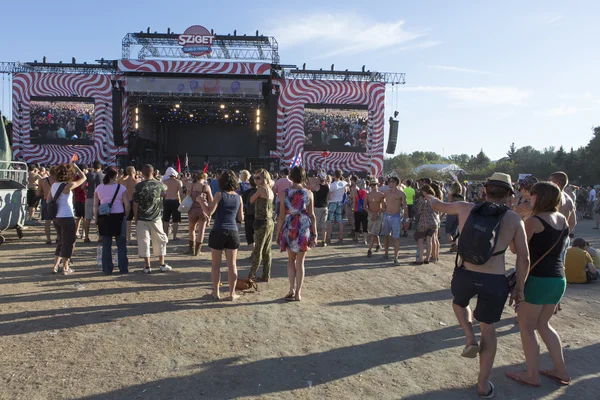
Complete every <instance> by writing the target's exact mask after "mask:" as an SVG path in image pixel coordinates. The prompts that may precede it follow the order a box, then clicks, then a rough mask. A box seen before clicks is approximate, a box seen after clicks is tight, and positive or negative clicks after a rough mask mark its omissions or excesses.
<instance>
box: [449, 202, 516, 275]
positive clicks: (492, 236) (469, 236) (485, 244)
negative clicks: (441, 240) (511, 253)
mask: <svg viewBox="0 0 600 400" xmlns="http://www.w3.org/2000/svg"><path fill="white" fill-rule="evenodd" d="M507 211H508V207H506V206H501V205H499V204H495V203H490V202H483V203H478V204H477V205H475V207H473V209H472V210H471V213H470V214H469V218H467V221H466V222H465V225H464V227H463V230H462V232H460V239H459V240H458V252H457V254H456V266H457V267H458V266H459V265H458V257H460V258H461V260H462V262H463V263H464V262H465V261H466V262H468V263H471V264H474V265H483V264H485V263H486V262H488V261H489V259H490V258H492V257H494V256H497V255H500V254H502V253H504V252H505V251H506V249H504V250H503V251H499V252H497V253H494V249H495V248H496V244H497V243H498V237H499V235H500V221H502V218H504V216H505V215H506V212H507Z"/></svg>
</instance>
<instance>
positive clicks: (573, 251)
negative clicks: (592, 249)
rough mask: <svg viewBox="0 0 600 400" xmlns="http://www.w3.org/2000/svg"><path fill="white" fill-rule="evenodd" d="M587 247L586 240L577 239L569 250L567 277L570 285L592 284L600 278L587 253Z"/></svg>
mask: <svg viewBox="0 0 600 400" xmlns="http://www.w3.org/2000/svg"><path fill="white" fill-rule="evenodd" d="M585 245H586V243H585V240H584V239H582V238H576V239H574V240H573V246H572V247H570V248H569V250H567V258H566V259H565V275H566V276H567V282H568V283H590V282H592V281H595V280H597V279H598V278H599V277H600V275H599V274H598V270H597V269H596V267H594V260H593V259H592V256H590V253H588V252H587V251H585V247H586V246H585Z"/></svg>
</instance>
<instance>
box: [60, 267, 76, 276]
mask: <svg viewBox="0 0 600 400" xmlns="http://www.w3.org/2000/svg"><path fill="white" fill-rule="evenodd" d="M73 272H75V270H74V269H73V268H69V269H64V270H63V275H71V274H72V273H73Z"/></svg>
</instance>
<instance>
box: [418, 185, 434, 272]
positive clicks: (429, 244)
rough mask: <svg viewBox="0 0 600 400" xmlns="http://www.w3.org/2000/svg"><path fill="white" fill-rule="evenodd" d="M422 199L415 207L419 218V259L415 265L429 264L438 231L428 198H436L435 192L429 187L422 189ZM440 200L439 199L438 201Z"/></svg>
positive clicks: (425, 186)
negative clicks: (434, 238) (434, 237)
mask: <svg viewBox="0 0 600 400" xmlns="http://www.w3.org/2000/svg"><path fill="white" fill-rule="evenodd" d="M421 193H422V195H423V196H422V197H420V198H419V199H418V200H417V204H416V205H415V215H416V216H417V219H418V222H417V230H416V231H415V240H416V241H417V248H418V254H419V258H418V259H417V260H416V261H415V262H414V263H413V265H423V264H429V261H430V258H431V255H432V251H433V236H434V235H435V231H436V229H437V220H436V218H435V212H434V210H433V208H432V205H431V201H430V200H429V198H428V197H427V196H435V191H434V190H433V189H432V188H431V186H429V185H424V186H423V187H422V188H421ZM438 200H439V199H438ZM423 241H425V251H426V252H425V253H423V247H424V246H423Z"/></svg>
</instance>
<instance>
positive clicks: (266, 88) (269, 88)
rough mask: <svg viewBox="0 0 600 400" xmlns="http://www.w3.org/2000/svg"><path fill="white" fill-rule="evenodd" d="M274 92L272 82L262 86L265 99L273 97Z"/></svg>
mask: <svg viewBox="0 0 600 400" xmlns="http://www.w3.org/2000/svg"><path fill="white" fill-rule="evenodd" d="M272 91H273V84H272V83H271V82H264V83H263V84H262V95H263V97H264V98H265V99H266V98H267V97H269V96H270V95H271V92H272Z"/></svg>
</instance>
